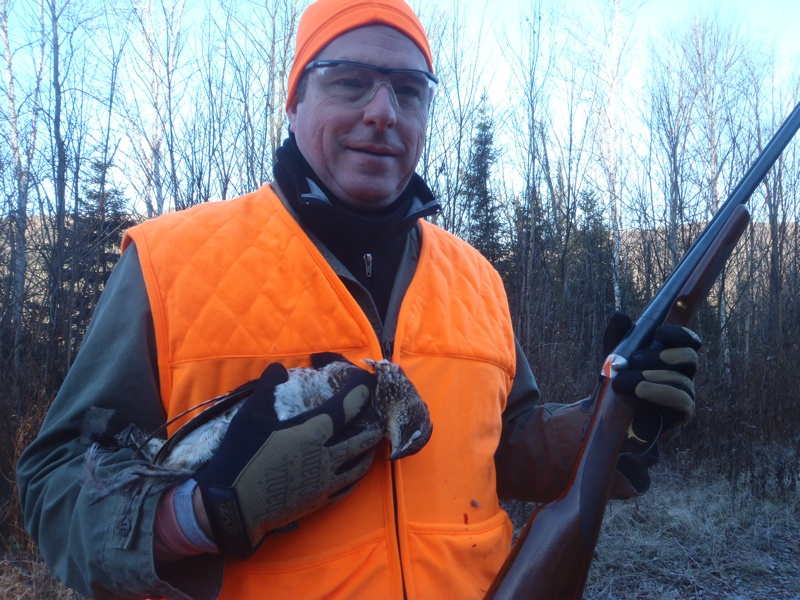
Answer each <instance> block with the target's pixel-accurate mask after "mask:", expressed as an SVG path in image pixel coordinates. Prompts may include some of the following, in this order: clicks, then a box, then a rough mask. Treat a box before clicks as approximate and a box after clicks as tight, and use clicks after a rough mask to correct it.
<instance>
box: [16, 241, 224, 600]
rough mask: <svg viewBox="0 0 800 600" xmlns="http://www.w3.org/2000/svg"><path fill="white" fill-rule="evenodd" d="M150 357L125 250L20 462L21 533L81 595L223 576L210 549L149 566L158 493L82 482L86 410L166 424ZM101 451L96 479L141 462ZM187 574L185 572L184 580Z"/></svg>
mask: <svg viewBox="0 0 800 600" xmlns="http://www.w3.org/2000/svg"><path fill="white" fill-rule="evenodd" d="M155 355H156V353H155V338H154V333H153V326H152V316H151V314H150V306H149V302H148V298H147V292H146V290H145V286H144V279H143V277H142V272H141V267H140V265H139V260H138V255H137V253H136V249H135V248H134V247H131V248H129V249H128V250H127V251H126V252H125V253H124V254H123V256H122V258H121V259H120V261H119V263H118V265H117V267H116V268H115V270H114V272H113V273H112V275H111V277H110V279H109V281H108V284H107V286H106V288H105V290H104V292H103V294H102V296H101V298H100V301H99V302H98V304H97V309H96V310H95V313H94V316H93V318H92V323H91V326H90V327H89V330H88V332H87V334H86V337H85V339H84V341H83V345H82V347H81V350H80V352H79V353H78V355H77V357H76V360H75V363H74V364H73V366H72V368H71V369H70V371H69V373H68V374H67V377H66V379H65V380H64V384H63V385H62V387H61V389H60V390H59V392H58V395H57V396H56V398H55V400H54V401H53V404H52V406H51V407H50V409H49V411H48V413H47V417H46V418H45V421H44V424H43V425H42V428H41V431H40V432H39V435H38V436H37V438H36V439H35V440H34V441H33V443H32V444H31V445H30V446H29V447H28V448H27V449H26V450H25V452H24V453H23V454H22V456H21V457H20V460H19V463H18V465H17V478H18V484H19V493H20V501H21V506H22V509H23V514H24V519H25V527H26V529H27V531H28V532H29V533H30V535H31V536H32V537H33V539H34V540H35V541H36V542H37V543H38V545H39V548H40V550H41V553H42V556H43V557H44V560H45V562H46V563H47V565H48V566H49V568H50V569H51V570H52V571H53V572H54V574H55V575H56V576H57V577H58V578H59V579H61V580H62V581H63V582H65V583H66V584H67V585H68V586H69V587H71V588H73V589H75V590H77V591H78V592H80V593H82V594H84V595H87V596H92V597H99V598H143V597H146V596H163V597H169V598H196V599H200V598H215V597H216V596H217V595H218V593H219V588H220V586H221V583H222V559H221V558H220V557H218V556H215V555H203V556H200V557H196V558H191V559H185V560H184V561H179V562H178V563H171V564H166V565H161V566H157V565H156V564H155V563H154V559H153V521H154V518H155V510H156V505H157V503H158V499H159V497H160V495H161V491H162V490H159V489H153V488H152V486H147V485H145V486H143V489H140V490H138V491H137V492H135V493H129V494H128V493H126V494H124V495H110V496H108V497H106V498H103V499H101V500H99V499H98V498H97V497H96V495H95V494H94V493H93V492H92V490H91V488H90V486H88V485H86V483H85V477H86V475H85V472H86V469H85V466H84V458H85V455H86V451H87V449H88V447H89V442H88V441H87V440H85V439H82V438H81V424H82V423H83V419H84V415H85V414H86V412H87V410H88V409H89V408H91V407H99V408H104V409H111V410H114V411H116V415H115V418H119V419H121V420H122V422H125V423H135V424H136V425H138V426H139V427H140V428H141V429H142V430H144V431H153V430H155V429H156V428H157V427H159V426H160V425H162V424H163V423H164V420H165V416H164V411H163V408H162V405H161V401H160V398H159V390H158V372H157V362H156V359H155ZM99 457H100V460H101V463H100V464H101V467H100V469H99V474H100V475H101V476H102V475H109V474H114V475H120V474H122V475H124V474H125V472H126V471H129V470H131V469H133V468H135V467H136V466H141V464H142V463H143V459H141V458H138V457H135V456H134V454H133V451H132V450H130V449H114V450H111V449H104V450H101V452H100V454H99ZM181 563H191V564H181ZM187 567H188V568H187ZM189 572H190V573H192V576H191V578H185V577H182V575H183V574H185V573H189Z"/></svg>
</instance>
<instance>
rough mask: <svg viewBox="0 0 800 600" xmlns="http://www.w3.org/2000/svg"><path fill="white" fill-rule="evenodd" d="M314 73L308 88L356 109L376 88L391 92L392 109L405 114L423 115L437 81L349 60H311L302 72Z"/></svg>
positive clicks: (413, 71)
mask: <svg viewBox="0 0 800 600" xmlns="http://www.w3.org/2000/svg"><path fill="white" fill-rule="evenodd" d="M311 70H314V71H315V77H313V79H312V85H314V86H316V87H317V88H318V89H320V90H322V91H323V92H324V93H326V94H328V95H330V96H333V97H336V98H340V99H341V100H345V101H347V102H350V103H352V104H354V105H356V106H358V107H361V106H364V105H366V104H367V103H368V102H369V101H370V100H372V98H373V96H374V95H375V93H376V92H377V91H378V87H379V86H381V85H386V86H387V88H388V89H390V90H391V91H392V98H393V99H394V102H395V105H396V106H398V107H399V108H401V109H403V110H407V111H426V110H427V109H428V106H429V105H430V102H431V100H432V99H433V94H434V92H435V91H436V84H438V83H439V78H438V77H437V76H436V75H434V74H433V73H428V72H427V71H420V70H418V69H386V68H384V67H376V66H375V65H368V64H365V63H360V62H355V61H351V60H315V61H313V62H310V63H309V64H308V66H306V68H305V69H304V72H307V71H311Z"/></svg>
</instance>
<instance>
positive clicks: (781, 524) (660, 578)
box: [0, 467, 800, 600]
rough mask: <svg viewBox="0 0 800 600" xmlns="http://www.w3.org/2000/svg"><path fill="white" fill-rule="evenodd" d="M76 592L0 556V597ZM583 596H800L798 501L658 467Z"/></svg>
mask: <svg viewBox="0 0 800 600" xmlns="http://www.w3.org/2000/svg"><path fill="white" fill-rule="evenodd" d="M517 509H518V510H519V511H520V515H522V513H524V512H525V509H526V507H520V506H518V507H517ZM518 520H522V521H524V516H519V517H518ZM23 555H25V556H26V557H25V558H22V556H23ZM79 598H81V596H78V595H77V594H73V593H72V592H70V591H68V590H66V589H65V588H63V587H62V586H60V585H59V584H58V583H57V582H56V581H54V580H53V579H52V578H51V577H50V575H49V574H48V573H47V570H46V569H45V568H44V566H43V565H42V564H41V562H39V561H38V560H37V558H36V555H35V550H33V549H32V548H30V547H27V548H26V545H25V544H23V546H22V547H21V548H20V550H19V551H17V552H11V551H10V550H9V551H7V552H6V557H5V558H3V559H0V599H3V600H5V599H9V600H10V599H14V600H17V599H20V600H22V599H25V600H28V599H31V600H34V599H36V600H39V599H45V600H49V599H79ZM585 598H593V599H598V600H601V599H602V600H615V599H630V598H637V599H638V598H642V599H648V600H674V599H712V598H713V599H731V600H750V599H752V600H761V599H770V600H800V497H798V494H797V492H796V491H795V492H793V493H791V494H787V493H786V492H785V491H784V493H783V494H782V495H781V497H780V498H778V497H772V498H770V497H755V496H753V494H752V493H751V492H749V491H747V490H745V489H741V488H739V489H736V488H734V487H733V486H732V485H731V484H730V483H728V482H727V481H725V480H724V479H723V478H722V477H720V476H715V475H709V474H707V473H693V474H692V475H689V476H681V475H679V474H677V473H676V472H675V471H674V470H670V469H668V468H666V467H659V468H657V469H656V471H655V473H654V477H653V487H652V488H651V490H650V492H649V493H648V494H646V495H644V496H642V497H641V498H637V499H635V500H631V501H627V502H612V503H610V504H609V507H608V510H607V512H606V519H605V523H604V526H603V531H602V533H601V537H600V540H599V543H598V546H597V551H596V554H595V560H594V563H593V566H592V570H591V572H590V574H589V580H588V583H587V588H586V594H585Z"/></svg>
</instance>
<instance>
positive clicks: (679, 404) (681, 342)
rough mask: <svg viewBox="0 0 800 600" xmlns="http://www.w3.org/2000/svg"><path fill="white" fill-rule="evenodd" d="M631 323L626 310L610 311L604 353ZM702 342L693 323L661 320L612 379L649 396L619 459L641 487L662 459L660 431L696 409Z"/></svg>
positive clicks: (616, 386) (631, 392) (617, 388)
mask: <svg viewBox="0 0 800 600" xmlns="http://www.w3.org/2000/svg"><path fill="white" fill-rule="evenodd" d="M631 325H632V322H631V319H630V317H628V316H627V315H624V314H621V313H615V314H614V315H613V316H612V317H611V320H610V321H609V324H608V328H607V329H606V334H605V338H604V342H603V351H604V353H605V355H608V354H610V353H611V352H612V351H613V349H614V347H616V345H617V344H619V342H620V341H621V340H622V338H623V337H624V336H625V334H626V333H627V332H628V330H629V329H630V327H631ZM701 345H702V342H701V341H700V338H699V337H698V335H697V334H696V333H694V332H693V331H691V330H690V329H687V328H685V327H679V326H677V325H662V326H661V327H659V328H658V329H656V331H655V339H654V342H653V344H652V345H651V346H650V347H649V348H646V349H643V350H638V351H637V352H634V354H633V356H631V358H630V360H629V362H628V368H627V369H626V370H624V371H622V372H620V373H618V374H617V376H616V377H614V379H613V380H612V382H611V388H612V389H613V390H614V392H615V393H617V394H620V395H624V396H629V397H634V398H639V399H640V400H644V401H645V402H643V403H641V404H640V405H639V406H638V407H637V409H636V413H635V415H634V418H633V422H632V423H631V426H630V427H629V429H628V437H627V439H626V440H625V442H624V443H623V446H622V452H621V454H620V458H619V461H618V462H617V468H618V469H619V470H620V471H621V472H622V474H623V475H625V476H626V477H627V478H628V480H629V481H630V482H631V484H632V485H633V486H634V487H635V488H636V490H637V491H638V492H640V493H642V492H645V491H647V489H648V488H649V487H650V475H649V472H648V469H649V468H650V467H651V466H653V465H654V464H655V463H656V462H658V457H659V454H658V446H657V441H658V439H659V437H661V436H662V435H663V434H664V433H665V432H666V431H668V430H670V429H672V428H674V427H675V426H677V425H682V424H683V423H685V422H687V421H688V420H689V419H690V418H691V417H692V416H693V415H694V411H695V388H694V383H693V381H692V378H693V377H694V374H695V372H696V371H697V362H698V359H697V350H699V349H700V346H701Z"/></svg>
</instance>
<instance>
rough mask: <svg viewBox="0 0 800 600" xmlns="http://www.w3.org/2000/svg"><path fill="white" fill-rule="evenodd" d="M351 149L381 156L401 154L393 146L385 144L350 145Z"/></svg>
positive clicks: (392, 156)
mask: <svg viewBox="0 0 800 600" xmlns="http://www.w3.org/2000/svg"><path fill="white" fill-rule="evenodd" d="M349 149H350V150H351V151H353V152H357V153H359V154H365V155H367V156H375V157H379V158H394V157H397V156H399V155H400V151H399V150H397V149H396V148H393V147H391V146H383V145H372V144H368V145H364V146H350V147H349Z"/></svg>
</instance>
